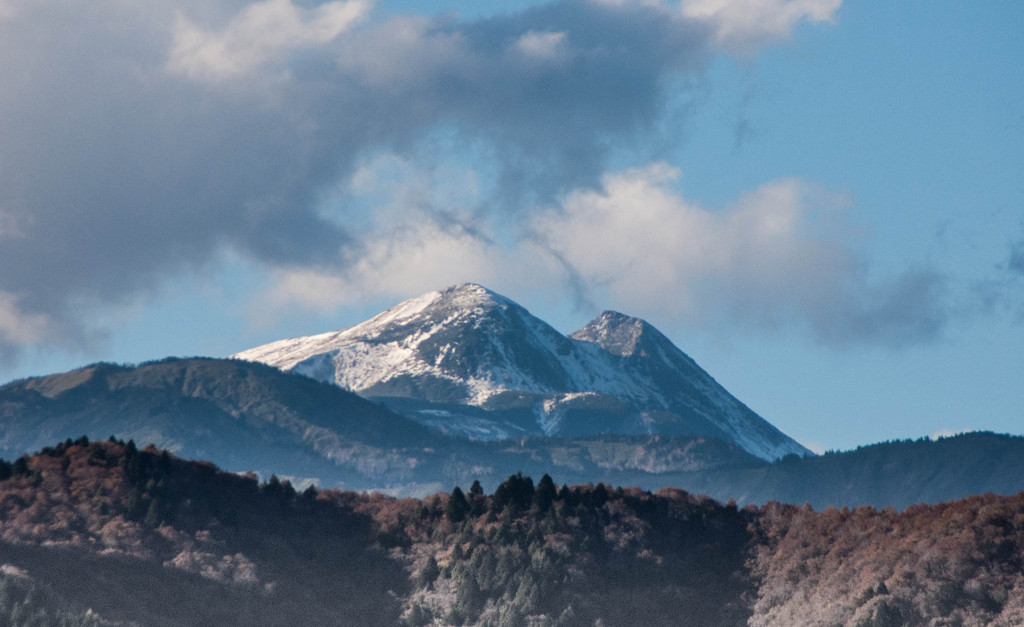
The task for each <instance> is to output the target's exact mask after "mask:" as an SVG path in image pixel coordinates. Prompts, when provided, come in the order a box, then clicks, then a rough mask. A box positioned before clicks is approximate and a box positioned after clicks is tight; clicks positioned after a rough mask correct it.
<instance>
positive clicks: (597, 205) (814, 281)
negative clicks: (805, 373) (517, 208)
mask: <svg viewBox="0 0 1024 627" xmlns="http://www.w3.org/2000/svg"><path fill="white" fill-rule="evenodd" d="M679 177H680V172H679V170H677V169H675V168H673V167H671V166H668V165H666V164H663V163H656V164H653V165H650V166H647V167H645V168H640V169H635V170H627V171H625V172H621V173H616V174H611V175H607V176H605V178H604V180H603V184H602V188H601V189H599V190H581V191H576V192H573V193H571V194H569V195H568V196H567V197H566V198H565V199H564V201H563V202H562V204H561V206H559V207H558V208H557V209H554V210H551V211H549V212H547V213H543V214H539V215H537V216H536V217H535V218H534V220H533V223H532V224H533V230H534V232H535V234H536V236H537V238H538V239H539V240H540V241H542V242H544V243H545V245H546V246H547V248H548V250H549V251H550V253H551V254H552V255H553V256H554V257H556V258H557V259H558V260H559V261H560V262H562V263H564V264H565V265H566V266H567V268H568V269H569V272H570V273H571V275H572V276H573V278H574V280H576V281H579V282H581V283H582V284H583V286H584V287H585V288H586V289H587V290H589V291H590V292H592V293H593V296H592V298H591V300H592V301H595V302H598V303H602V304H605V303H607V304H609V305H611V306H617V307H625V308H628V309H629V310H630V311H634V312H638V313H642V312H646V313H645V314H643V315H648V316H656V317H657V318H658V319H659V320H666V321H677V322H680V323H688V324H692V325H700V326H701V327H704V328H713V327H719V328H735V326H736V325H744V326H749V327H758V328H774V327H779V326H790V325H797V326H798V327H804V328H806V329H808V330H810V332H811V333H813V334H814V335H816V336H817V337H818V338H819V339H821V340H823V341H825V342H828V343H834V344H844V343H851V342H854V343H857V342H863V343H887V344H890V345H900V344H906V343H910V342H914V341H920V340H922V339H929V338H931V337H933V336H934V334H935V333H937V332H938V331H939V330H940V329H941V327H942V324H943V323H944V314H943V313H942V312H943V308H942V306H941V305H942V303H941V302H939V301H940V300H941V295H942V294H941V284H940V282H939V281H938V280H937V278H936V277H932V276H930V275H928V274H927V273H907V274H905V275H902V276H899V277H896V278H895V279H893V280H891V281H883V282H877V283H873V282H870V281H869V280H868V274H867V267H866V264H865V263H864V262H863V261H862V260H861V259H860V258H859V256H858V255H857V254H856V253H855V252H854V250H853V248H852V247H851V246H850V245H849V243H848V242H846V241H845V240H844V234H843V232H840V230H839V229H837V228H836V225H839V224H842V223H843V217H844V215H845V214H846V213H847V212H848V207H849V200H848V199H846V198H845V197H843V196H838V195H835V194H830V193H827V192H826V191H825V190H822V189H821V188H820V187H818V186H816V185H812V184H809V183H806V182H803V181H800V180H797V179H780V180H776V181H772V182H769V183H766V184H764V185H762V186H760V187H758V188H757V189H756V190H754V191H752V192H750V193H748V194H746V195H744V196H742V197H741V198H740V199H739V200H738V201H737V202H736V203H734V204H733V205H732V206H730V207H728V208H726V209H725V210H719V211H715V210H708V209H705V208H703V207H701V206H699V205H697V204H695V203H693V202H691V201H688V200H686V199H685V198H683V197H682V196H680V195H679V194H678V193H677V192H676V191H675V190H674V189H673V187H672V185H673V184H674V183H675V182H676V181H677V180H678V179H679ZM830 225H831V226H830Z"/></svg>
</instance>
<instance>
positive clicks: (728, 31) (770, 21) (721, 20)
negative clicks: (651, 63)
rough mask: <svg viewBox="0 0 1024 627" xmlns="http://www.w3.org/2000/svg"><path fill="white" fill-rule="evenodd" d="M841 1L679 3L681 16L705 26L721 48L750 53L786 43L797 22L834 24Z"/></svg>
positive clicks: (693, 0) (698, 0) (707, 0)
mask: <svg viewBox="0 0 1024 627" xmlns="http://www.w3.org/2000/svg"><path fill="white" fill-rule="evenodd" d="M840 5H842V0H683V2H682V10H683V14H684V15H686V17H688V18H690V19H695V20H701V21H705V22H707V23H709V24H710V25H711V26H712V27H713V28H714V30H715V37H716V39H717V40H718V42H719V43H721V44H722V45H724V46H727V47H731V48H737V49H740V50H743V51H750V50H751V49H752V48H753V47H755V46H760V45H764V44H767V43H770V42H772V41H778V40H781V39H786V38H788V37H789V36H790V34H791V32H792V30H793V27H794V26H796V25H797V24H799V23H800V22H802V21H804V20H807V21H809V22H828V23H832V22H834V21H835V14H836V11H838V10H839V7H840Z"/></svg>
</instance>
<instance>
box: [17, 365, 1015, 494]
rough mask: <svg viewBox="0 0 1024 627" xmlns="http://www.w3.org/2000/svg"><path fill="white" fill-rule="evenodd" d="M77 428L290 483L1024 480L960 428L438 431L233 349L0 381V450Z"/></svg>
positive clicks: (993, 439)
mask: <svg viewBox="0 0 1024 627" xmlns="http://www.w3.org/2000/svg"><path fill="white" fill-rule="evenodd" d="M82 435H86V436H88V437H90V438H93V439H106V438H107V437H109V436H111V435H113V436H115V437H117V438H119V439H122V440H125V441H128V440H134V441H135V442H137V443H138V445H139V446H140V447H142V446H144V445H146V444H149V443H155V444H156V445H157V446H160V447H166V448H169V449H170V450H172V451H173V452H175V453H176V454H178V455H180V456H182V457H186V458H193V459H197V460H209V461H212V462H214V463H215V464H217V465H219V466H220V467H222V468H225V469H227V470H231V471H235V472H244V471H247V470H254V471H256V472H258V473H259V474H260V475H262V476H263V477H264V478H267V477H269V476H270V475H271V474H275V473H276V474H277V475H279V476H281V477H282V478H288V479H290V480H292V482H293V483H295V484H296V485H297V486H299V487H300V488H302V487H304V486H305V485H307V484H309V483H316V484H317V485H319V486H321V487H341V488H347V489H355V490H370V489H377V490H382V491H387V492H391V493H394V494H401V495H427V494H431V493H433V492H436V491H438V490H443V489H450V488H451V487H452V486H454V485H461V486H467V485H469V484H470V483H472V482H473V481H474V480H479V481H480V482H481V483H482V484H483V486H484V488H485V489H487V490H492V489H494V487H495V486H497V484H498V483H499V482H500V481H502V480H503V479H504V478H505V477H507V476H508V475H510V474H512V473H514V472H517V471H520V470H521V471H523V472H524V473H527V474H530V475H533V476H541V475H543V474H544V473H549V474H550V475H551V476H552V477H553V478H554V479H555V480H556V481H558V483H559V484H562V483H567V484H570V485H572V484H585V483H596V482H598V481H603V482H605V483H608V484H610V485H636V486H641V487H643V488H646V489H651V490H656V489H659V488H662V487H667V486H674V487H679V488H683V489H686V490H689V491H692V492H697V493H705V494H708V495H711V496H714V497H715V498H719V499H721V500H726V499H730V498H732V499H735V500H736V501H737V502H738V503H740V504H746V503H764V502H767V501H770V500H780V501H784V502H794V503H803V502H805V501H808V502H810V503H811V504H812V505H814V506H815V507H825V506H827V505H829V504H835V505H850V506H853V505H860V504H873V505H876V506H886V505H894V506H899V507H902V506H905V505H909V504H912V503H917V502H922V501H926V502H939V501H945V500H949V499H953V498H960V497H963V496H967V495H970V494H978V493H984V492H998V493H1003V494H1013V493H1016V492H1017V491H1018V490H1020V489H1021V487H1022V486H1024V438H1017V437H1011V436H1004V435H995V434H984V433H976V434H965V435H961V436H957V437H952V438H945V439H941V440H938V441H930V440H919V441H903V442H892V443H886V444H878V445H873V446H869V447H863V448H861V449H858V450H856V451H850V452H846V453H834V454H827V455H823V456H817V457H813V456H812V457H806V458H804V457H800V456H798V455H790V456H788V457H786V458H783V459H782V460H780V461H777V462H775V463H769V462H766V461H764V460H762V459H760V458H758V457H755V456H753V455H751V454H749V453H747V452H746V451H744V450H743V449H741V448H739V447H738V446H736V445H735V444H731V443H728V442H725V441H723V440H719V439H717V438H713V437H708V436H666V435H618V434H597V435H589V436H530V437H521V438H515V439H510V440H489V441H474V440H469V439H466V438H464V437H456V436H452V435H447V434H444V433H442V432H439V431H436V430H434V429H430V428H428V427H426V426H424V425H422V424H420V423H417V422H415V421H413V420H410V419H408V418H406V417H404V416H401V415H398V414H396V413H394V412H392V411H390V410H388V409H387V408H386V407H382V406H381V405H379V404H377V403H374V402H371V401H368V400H366V399H363V398H361V397H359V396H357V395H355V394H353V393H351V392H347V391H345V390H342V389H341V388H339V387H338V386H336V385H332V384H327V383H323V382H320V381H315V380H313V379H310V378H308V377H305V376H302V375H298V374H294V373H286V372H282V371H280V370H278V369H276V368H272V367H269V366H266V365H263V364H258V363H253V362H245V361H239V360H219V359H166V360H162V361H158V362H152V363H148V364H142V365H140V366H134V367H129V366H117V365H112V364H95V365H92V366H88V367H86V368H82V369H79V370H73V371H71V372H67V373H64V374H57V375H50V376H46V377H38V378H32V379H26V380H22V381H15V382H12V383H9V384H7V385H5V386H3V387H0V457H3V458H5V459H8V460H13V459H16V458H18V457H19V456H21V455H22V454H24V453H28V452H34V451H38V450H40V449H42V448H44V447H47V446H51V445H53V444H54V443H56V442H60V441H65V440H68V439H71V440H74V439H77V438H78V437H80V436H82Z"/></svg>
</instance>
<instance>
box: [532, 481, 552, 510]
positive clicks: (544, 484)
mask: <svg viewBox="0 0 1024 627" xmlns="http://www.w3.org/2000/svg"><path fill="white" fill-rule="evenodd" d="M557 496H558V489H557V488H555V482H554V481H552V480H551V476H550V475H548V474H545V475H544V476H543V477H541V478H540V482H538V483H537V490H536V491H535V492H534V493H533V507H534V508H535V509H536V510H537V511H538V512H539V513H541V514H544V513H547V511H548V510H549V509H551V504H552V503H554V501H555V498H556V497H557Z"/></svg>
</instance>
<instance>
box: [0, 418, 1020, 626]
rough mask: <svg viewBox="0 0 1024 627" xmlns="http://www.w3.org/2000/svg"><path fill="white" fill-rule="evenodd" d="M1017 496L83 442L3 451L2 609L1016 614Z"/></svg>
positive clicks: (263, 613) (494, 616)
mask: <svg viewBox="0 0 1024 627" xmlns="http://www.w3.org/2000/svg"><path fill="white" fill-rule="evenodd" d="M1022 547H1024V495H1020V494H1018V495H1016V496H994V495H986V496H978V497H972V498H970V499H967V500H962V501H956V502H950V503H945V504H942V505H933V506H914V507H911V508H909V509H907V510H905V511H902V512H901V511H897V510H894V509H885V510H876V509H873V508H870V507H860V508H856V509H853V510H849V509H845V508H844V509H839V510H837V509H834V508H829V509H827V510H825V511H822V512H815V511H814V510H812V509H811V508H810V507H809V506H796V505H782V504H779V503H769V504H767V505H765V506H763V507H760V508H757V507H753V506H750V507H745V508H737V507H735V506H734V505H731V504H724V505H723V504H721V503H718V502H716V501H713V500H711V499H709V498H706V497H702V496H697V495H694V494H691V493H687V492H684V491H682V490H678V489H665V490H661V491H659V492H657V493H651V492H648V491H644V490H642V489H639V488H612V487H609V486H606V485H604V484H597V485H585V486H558V485H556V484H555V483H554V482H553V481H552V480H551V479H550V477H548V476H546V475H545V476H543V477H541V478H540V479H539V480H537V481H536V482H535V481H534V480H533V479H532V478H530V477H527V476H524V475H522V474H514V475H512V476H510V477H508V478H507V479H506V480H505V481H504V482H502V483H501V484H500V485H499V486H498V487H497V489H496V490H495V491H494V492H493V494H486V493H485V492H484V491H483V490H482V489H481V488H480V486H479V484H476V483H474V484H472V485H470V486H469V487H466V488H465V489H462V488H458V489H453V490H452V491H451V492H450V493H448V492H441V493H437V494H434V495H432V496H429V497H426V498H424V499H412V498H407V499H395V498H391V497H387V496H383V495H379V494H369V495H368V494H360V493H354V492H341V491H337V490H316V489H315V488H309V489H306V490H303V491H301V492H296V491H295V490H294V489H293V487H292V486H291V484H289V483H288V482H286V481H280V480H278V479H277V477H271V478H270V480H269V481H266V482H263V483H260V482H258V481H257V479H256V478H255V477H253V476H245V475H237V474H230V473H225V472H222V471H219V470H218V469H217V468H215V467H214V466H212V465H210V464H207V463H202V462H192V461H185V460H180V459H178V458H176V457H174V456H172V455H169V454H167V453H166V452H163V451H159V450H157V449H155V448H147V449H143V450H138V449H136V447H135V446H134V444H133V443H131V442H128V443H123V442H120V441H117V440H113V439H111V440H109V441H102V442H89V441H87V440H86V439H84V438H82V439H79V440H76V441H66V442H64V443H61V444H60V445H57V446H53V447H49V448H47V449H44V450H43V451H42V452H40V453H39V454H37V455H33V456H26V457H22V458H19V459H17V460H15V461H14V462H4V463H0V624H10V625H101V624H102V625H147V626H148V625H156V626H172V625H182V626H184V625H211V626H212V625H296V624H316V625H367V624H375V625H376V624H381V625H387V624H396V625H403V624H404V625H428V624H453V625H588V626H590V625H594V624H598V623H597V622H598V621H601V622H600V624H604V625H744V624H751V625H780V624H785V625H835V624H849V625H882V626H888V625H893V626H895V625H903V624H913V625H916V624H936V625H939V624H942V625H953V624H956V625H984V624H996V625H1019V624H1022V623H1024V564H1022V559H1021V548H1022Z"/></svg>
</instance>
